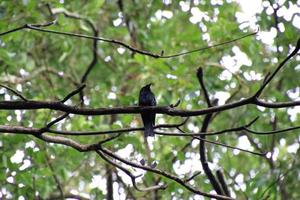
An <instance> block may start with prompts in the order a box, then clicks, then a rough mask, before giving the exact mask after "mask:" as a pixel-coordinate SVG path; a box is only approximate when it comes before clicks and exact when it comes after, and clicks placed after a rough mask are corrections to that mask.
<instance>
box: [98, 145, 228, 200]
mask: <svg viewBox="0 0 300 200" xmlns="http://www.w3.org/2000/svg"><path fill="white" fill-rule="evenodd" d="M100 151H102V152H103V153H105V154H106V155H109V156H110V157H112V158H114V159H116V160H119V161H120V162H123V163H125V164H127V165H130V166H132V167H135V168H139V169H143V170H146V171H150V172H153V173H156V174H159V175H162V176H164V177H166V178H169V179H172V180H173V181H176V182H177V183H179V184H180V185H182V186H184V187H185V188H186V189H188V190H190V191H191V192H193V193H196V194H199V195H202V196H206V197H210V198H216V199H226V200H229V199H230V200H231V199H232V198H230V197H226V196H222V195H215V194H210V193H205V192H202V191H200V190H197V189H195V188H192V187H191V186H189V185H187V184H186V183H185V182H184V181H183V180H181V179H180V178H178V177H176V176H174V175H172V174H169V173H167V172H165V171H161V170H158V169H156V168H151V167H148V166H145V165H140V164H137V163H134V162H131V161H128V160H125V159H123V158H121V157H120V156H118V155H116V154H114V153H112V152H111V151H109V150H108V149H105V148H102V147H101V149H100Z"/></svg>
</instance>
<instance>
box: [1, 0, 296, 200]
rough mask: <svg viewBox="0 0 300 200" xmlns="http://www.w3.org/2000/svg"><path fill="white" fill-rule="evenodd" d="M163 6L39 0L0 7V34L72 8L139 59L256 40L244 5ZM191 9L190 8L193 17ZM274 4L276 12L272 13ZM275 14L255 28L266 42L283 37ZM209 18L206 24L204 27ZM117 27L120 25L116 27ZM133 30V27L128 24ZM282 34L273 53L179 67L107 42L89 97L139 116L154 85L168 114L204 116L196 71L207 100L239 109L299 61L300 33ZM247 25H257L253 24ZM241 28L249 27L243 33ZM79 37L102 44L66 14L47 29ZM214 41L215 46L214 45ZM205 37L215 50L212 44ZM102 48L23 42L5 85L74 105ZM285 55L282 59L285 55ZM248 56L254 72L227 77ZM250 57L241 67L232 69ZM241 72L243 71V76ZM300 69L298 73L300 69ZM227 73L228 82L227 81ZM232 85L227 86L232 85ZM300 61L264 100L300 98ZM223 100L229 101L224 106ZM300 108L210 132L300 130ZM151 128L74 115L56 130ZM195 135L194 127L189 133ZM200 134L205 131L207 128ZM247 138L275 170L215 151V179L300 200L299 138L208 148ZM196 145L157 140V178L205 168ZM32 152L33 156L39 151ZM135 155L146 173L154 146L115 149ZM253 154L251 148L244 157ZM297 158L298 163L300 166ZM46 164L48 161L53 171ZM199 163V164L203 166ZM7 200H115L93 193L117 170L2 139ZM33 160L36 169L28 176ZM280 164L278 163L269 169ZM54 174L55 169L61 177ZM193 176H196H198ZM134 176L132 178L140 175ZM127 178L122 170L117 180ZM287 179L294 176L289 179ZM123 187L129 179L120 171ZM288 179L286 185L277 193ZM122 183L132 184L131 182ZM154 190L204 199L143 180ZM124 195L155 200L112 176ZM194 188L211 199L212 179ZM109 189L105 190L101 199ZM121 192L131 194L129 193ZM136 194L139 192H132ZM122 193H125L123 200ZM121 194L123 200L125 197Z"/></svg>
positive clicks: (241, 194) (257, 49) (204, 59)
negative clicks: (240, 17)
mask: <svg viewBox="0 0 300 200" xmlns="http://www.w3.org/2000/svg"><path fill="white" fill-rule="evenodd" d="M166 2H169V1H165V3H163V2H161V1H146V0H141V1H136V0H123V12H121V10H120V7H119V6H118V1H116V0H112V1H104V0H89V1H86V0H84V1H69V0H65V1H58V0H55V1H54V0H51V1H45V0H40V1H34V0H22V1H17V0H10V1H8V0H4V1H1V2H0V32H5V31H8V30H10V29H13V28H16V27H18V26H21V25H24V24H26V23H33V24H39V23H44V22H47V21H50V20H51V16H50V13H49V11H48V9H47V6H46V3H48V4H50V5H51V8H52V9H57V8H64V9H65V10H67V11H69V12H71V13H76V14H77V15H79V16H81V17H83V18H87V19H90V20H92V21H93V23H94V24H95V26H96V28H97V29H98V30H99V36H101V37H105V38H111V39H117V40H121V41H123V42H125V43H127V44H130V45H133V46H135V47H137V48H139V49H144V50H147V51H151V52H153V53H159V52H161V51H162V50H163V51H164V54H165V55H170V54H175V53H180V52H184V51H187V50H192V49H197V48H200V47H205V46H207V45H211V44H217V43H220V42H224V41H227V40H231V39H234V38H237V37H240V36H242V35H243V34H245V32H254V31H255V30H254V29H253V28H252V29H251V28H249V26H242V24H241V23H238V22H237V15H236V13H237V12H240V11H241V8H240V7H239V5H238V4H237V3H236V2H231V1H220V2H222V4H221V5H219V4H214V5H212V2H214V1H211V2H210V1H206V0H205V1H200V3H197V2H198V1H186V2H185V1H173V2H172V3H170V4H168V3H166ZM292 2H293V1H286V2H284V3H283V4H282V5H280V6H285V7H287V8H289V6H291V4H293V5H295V6H298V8H299V6H300V5H299V1H298V5H297V4H296V3H295V2H293V3H292ZM183 5H187V6H188V9H187V10H186V11H183V10H184V9H183ZM265 5H267V3H265ZM268 8H269V9H271V7H270V6H265V7H263V10H262V12H261V13H256V14H255V15H254V16H253V17H255V19H256V20H257V22H256V24H257V25H258V26H259V27H260V31H262V32H264V31H270V30H271V29H274V28H276V24H275V21H274V15H273V14H267V9H268ZM197 9H199V11H200V12H201V13H202V15H203V16H204V15H205V16H207V19H206V17H203V18H202V19H200V20H199V21H198V22H197V23H191V21H192V20H191V17H193V15H195V14H193V13H195V12H197ZM198 17H199V16H198ZM118 20H119V21H120V20H121V21H120V22H122V23H121V24H120V23H118ZM126 20H127V21H128V24H127V25H126V23H125V22H126ZM279 22H280V23H282V24H283V26H284V28H285V30H284V32H277V35H276V37H275V38H274V43H273V44H272V45H266V44H265V43H264V41H261V40H260V39H259V38H260V36H259V34H258V36H253V37H249V38H246V39H243V40H240V41H237V42H235V43H232V44H229V45H225V46H221V47H217V48H213V49H208V50H206V51H202V52H198V53H193V54H189V55H186V56H181V57H175V58H171V59H155V58H151V57H147V56H144V55H140V54H135V53H133V52H130V51H129V50H128V49H125V51H124V52H123V48H122V47H119V46H118V45H114V44H110V43H103V42H99V43H98V49H97V53H98V62H97V64H96V65H95V66H94V68H93V69H92V72H91V73H90V74H89V76H88V78H87V81H86V84H87V87H86V88H85V90H84V95H85V103H86V105H85V106H87V107H91V108H98V107H110V106H131V105H136V104H137V99H138V98H137V97H138V92H139V90H140V88H141V87H142V86H143V85H145V84H147V83H150V82H152V83H155V84H154V87H153V91H154V93H155V94H156V97H157V100H158V104H159V105H169V104H171V103H175V102H176V101H177V100H178V99H181V104H180V105H179V107H180V108H182V109H200V108H205V107H206V104H205V102H204V98H203V94H202V92H200V93H199V84H198V81H197V79H196V70H197V68H198V67H202V68H203V70H204V79H205V84H206V87H207V90H208V91H209V95H210V97H211V98H217V96H216V94H218V92H226V93H228V94H231V95H232V94H235V95H234V96H233V97H232V98H231V99H230V101H231V102H232V101H236V100H240V99H241V98H243V97H248V96H250V95H251V94H253V93H254V92H255V91H256V90H257V88H258V87H259V85H260V84H261V82H262V79H263V77H264V75H265V74H266V73H267V72H272V71H273V70H274V69H275V67H276V66H277V64H278V62H280V61H281V60H282V59H283V58H285V57H286V55H287V54H288V52H289V51H291V50H292V49H293V48H292V47H293V46H294V43H295V41H296V39H297V37H299V27H298V28H296V27H295V26H294V25H293V24H292V21H288V20H285V19H284V18H283V17H279ZM244 23H247V22H244ZM241 27H243V28H241ZM47 29H51V30H59V31H65V32H72V33H81V34H86V35H92V34H93V32H92V31H91V30H90V27H89V26H88V25H87V24H86V23H85V22H84V21H82V20H76V19H71V18H68V17H65V16H64V15H62V14H60V15H58V21H57V23H56V24H55V25H53V26H50V27H47ZM207 37H209V39H207ZM205 38H206V39H205ZM92 42H93V41H92V40H87V39H79V38H75V37H68V36H62V35H54V34H49V33H42V32H37V31H32V30H22V31H18V32H14V33H11V34H8V35H5V36H2V37H1V38H0V45H1V48H0V75H1V78H0V83H1V84H5V85H7V86H10V87H12V88H16V89H18V90H19V91H20V92H22V94H23V95H24V96H26V97H27V98H28V99H32V100H49V101H50V100H58V99H62V98H64V97H65V96H66V95H67V94H68V93H69V92H70V91H72V90H74V89H75V88H76V83H80V79H81V77H82V75H83V74H84V72H85V70H86V69H87V67H88V65H89V63H90V62H91V60H92V55H93V54H92ZM276 47H278V48H279V49H280V51H278V52H277V51H276ZM234 48H235V49H236V48H238V49H239V50H240V51H241V52H244V53H245V55H246V57H248V59H250V60H251V64H250V66H246V65H245V64H241V65H240V66H239V68H238V69H237V70H236V71H234V74H233V75H232V77H230V76H229V78H222V77H223V75H224V73H225V71H226V70H225V68H226V63H225V64H224V62H223V61H224V57H226V56H227V57H229V58H230V59H231V60H234V56H235V53H234V51H233V49H234ZM239 59H241V57H236V60H234V62H237V63H238V61H239ZM237 63H236V64H235V65H234V66H237ZM296 66H298V69H297V68H296ZM227 73H228V71H227ZM253 73H256V74H259V75H260V78H258V80H257V79H254V80H251V79H249V78H247V77H249V76H247V74H250V75H251V74H252V77H253ZM222 74H223V75H222ZM298 74H299V56H298V57H297V58H296V59H295V58H294V59H292V60H291V61H290V62H288V64H287V65H286V66H285V67H284V69H283V70H282V71H281V72H280V73H279V74H278V76H277V77H275V79H274V80H273V81H272V82H271V84H270V85H269V86H268V87H267V88H266V90H265V92H264V93H263V95H262V98H263V99H265V100H272V101H289V100H294V99H291V98H290V97H289V95H288V93H287V91H293V92H295V93H296V94H297V95H298V96H297V98H299V85H300V79H299V78H298ZM220 98H221V99H219V102H220V101H224V99H222V98H224V96H221V97H220ZM0 99H1V100H15V99H17V97H16V96H14V95H13V94H11V93H10V92H9V91H7V90H4V89H0ZM70 103H72V105H79V104H80V100H79V98H78V96H75V97H73V98H72V100H71V102H70ZM290 112H291V109H288V108H287V109H277V110H276V109H261V108H258V107H257V106H254V105H248V106H244V107H240V108H237V109H233V110H229V111H225V112H222V113H220V114H218V115H217V116H216V117H215V118H214V120H213V121H212V122H211V124H210V126H209V130H211V131H214V130H215V131H217V130H223V129H227V128H231V127H236V126H240V125H244V124H246V123H248V122H249V121H251V120H252V119H254V118H255V117H256V116H260V118H259V120H258V122H257V123H255V124H254V125H253V126H252V127H251V128H252V129H255V130H259V131H264V130H265V131H267V130H272V125H273V128H276V129H282V128H286V127H291V126H296V125H297V124H298V125H299V120H300V119H299V117H297V114H296V115H295V117H292V115H291V114H290ZM59 114H60V113H59V112H50V111H49V110H35V111H21V112H17V111H1V112H0V124H1V125H20V126H26V127H28V126H33V127H43V126H44V125H45V123H47V122H49V121H50V120H51V118H53V117H55V116H59ZM202 120H203V117H201V116H199V117H193V118H191V119H190V120H189V121H188V123H187V124H186V125H185V127H184V129H185V130H187V131H188V132H193V131H197V130H199V129H200V128H201V123H202ZM158 121H160V122H165V123H178V122H180V121H181V119H180V118H178V117H169V116H162V115H159V116H158V117H157V123H158ZM134 124H135V125H137V126H141V121H140V118H139V116H138V115H116V116H95V117H85V116H76V115H72V116H71V118H70V119H67V120H65V121H64V122H62V123H60V124H59V125H57V126H56V128H57V129H64V130H78V131H80V130H82V131H83V130H86V131H91V130H109V129H119V128H125V127H130V126H131V125H134ZM191 127H194V128H191ZM197 128H198V129H197ZM106 137H107V136H89V137H77V138H76V140H78V141H80V142H82V143H92V142H94V141H98V140H101V139H104V138H106ZM241 138H244V139H245V138H246V140H247V141H250V143H251V142H253V143H255V144H256V145H257V147H256V146H255V145H253V144H252V150H254V151H259V150H258V149H261V150H263V151H266V152H270V153H269V154H268V156H270V155H272V159H266V158H263V157H258V156H253V155H251V154H247V153H244V152H239V153H233V151H232V150H231V149H225V148H224V147H219V146H215V145H211V144H208V145H207V152H208V159H209V160H208V161H209V162H210V163H213V164H212V166H215V167H213V171H214V172H215V169H218V168H221V169H222V170H223V171H224V175H225V178H226V181H227V183H228V186H229V188H230V191H231V193H232V194H233V196H235V197H236V199H247V198H249V199H263V198H266V197H268V199H299V198H300V193H299V186H298V183H299V174H300V171H299V169H300V160H299V151H294V152H291V150H290V149H291V146H293V147H294V149H295V147H296V150H297V149H299V134H298V131H293V132H289V133H282V134H278V135H274V136H272V135H268V136H256V135H245V133H243V132H238V133H236V134H235V133H228V134H224V135H221V136H213V137H209V139H211V140H218V141H219V142H223V143H226V144H228V145H232V146H237V145H239V143H240V141H241ZM189 141H190V138H187V137H176V138H175V137H166V136H156V138H155V141H154V143H153V145H154V146H153V150H152V152H153V153H152V154H153V155H151V156H152V160H156V161H157V162H158V166H157V167H158V168H159V169H161V170H164V171H167V172H170V173H174V174H175V173H176V172H178V170H175V168H176V167H178V165H183V164H184V163H187V162H189V161H194V160H197V159H198V160H199V153H198V151H199V150H198V149H199V146H198V143H197V142H195V141H194V142H193V144H192V145H191V146H190V147H188V148H186V149H185V151H181V149H182V147H183V146H184V145H186V144H187V143H188V142H189ZM32 142H33V145H29V144H30V143H32ZM129 144H131V145H132V147H133V152H131V153H130V156H129V158H128V159H130V160H133V161H135V162H138V156H141V155H142V156H143V157H145V158H146V159H149V155H148V156H147V154H146V151H145V144H144V140H143V137H142V133H141V132H134V133H129V134H125V135H123V136H122V137H120V138H118V139H117V140H115V141H113V142H111V143H109V144H107V145H106V146H107V147H108V148H110V149H111V150H113V151H118V150H120V149H123V148H125V147H126V146H127V147H128V145H129ZM240 147H241V148H243V146H240ZM17 150H19V151H23V152H24V157H23V158H22V161H21V162H20V163H14V162H12V159H11V158H12V156H13V155H15V153H16V151H17ZM297 155H298V157H297ZM47 158H49V160H48V161H47ZM195 158H197V159H195ZM0 160H1V162H0V195H1V196H0V199H2V198H3V199H18V197H20V196H23V197H24V198H25V199H34V198H35V196H40V197H41V198H43V199H44V198H45V199H46V198H51V197H53V196H55V195H56V196H57V195H59V191H58V186H57V182H56V181H55V177H57V178H58V180H59V182H60V184H61V186H62V188H63V191H64V192H65V193H66V194H69V193H71V192H74V191H77V192H78V193H79V194H83V193H84V194H85V195H87V196H88V198H92V199H103V198H105V194H106V192H105V184H102V185H101V184H100V185H99V184H98V185H97V186H98V187H99V188H98V187H92V186H91V182H92V180H93V177H94V176H99V175H100V176H101V177H102V178H103V179H104V180H105V176H106V171H107V168H106V167H105V162H104V161H103V160H101V159H100V158H99V157H97V156H96V155H95V153H79V152H77V151H76V150H74V149H70V148H69V147H66V146H62V145H53V144H45V143H44V142H41V141H39V140H38V139H36V138H34V137H32V136H29V135H11V134H3V133H1V134H0ZM25 160H28V161H29V162H30V165H29V166H28V167H26V168H25V169H22V168H21V166H22V165H24V163H25ZM270 160H271V161H270ZM49 162H50V165H52V166H53V170H51V168H50V166H49ZM193 165H194V167H193V169H195V168H196V169H201V166H200V162H199V161H198V162H195V163H194V164H192V166H193ZM184 166H185V171H187V172H188V173H186V174H181V175H180V177H182V178H187V177H189V176H191V175H192V174H193V173H194V171H193V170H192V167H191V166H190V165H188V164H185V165H184ZM189 167H190V168H191V169H189ZM131 170H132V169H131ZM114 172H117V171H114ZM287 172H288V173H287ZM117 173H118V176H121V175H120V172H119V171H118V172H117ZM279 176H282V177H283V178H282V179H281V180H282V181H281V182H280V183H276V184H273V183H274V181H276V180H277V179H278V177H279ZM122 177H123V176H122ZM142 180H143V182H141V183H140V184H142V183H144V184H145V185H147V186H149V185H153V184H154V182H155V181H157V180H160V181H162V182H164V183H167V185H168V187H167V189H166V191H157V193H156V195H157V196H156V197H157V198H160V199H198V195H194V194H192V193H191V192H189V191H187V190H185V189H184V188H181V186H179V185H178V184H176V183H175V182H173V181H170V180H167V179H166V178H161V179H159V178H158V176H156V175H154V174H151V173H146V175H145V176H144V177H143V178H142ZM114 181H115V182H116V183H117V184H114V187H115V190H116V191H117V190H118V189H119V192H120V193H122V194H123V196H122V195H121V197H120V199H124V194H125V195H127V197H128V198H130V195H129V194H131V195H133V196H135V197H136V199H149V198H150V193H151V192H149V193H141V192H138V191H136V190H134V189H133V188H130V189H127V185H126V184H125V185H124V184H122V183H121V182H120V180H119V179H118V178H117V176H116V175H115V176H114ZM191 184H192V185H193V186H194V187H196V188H197V189H200V190H201V191H206V192H209V191H211V190H212V187H211V185H210V184H209V182H208V180H207V178H206V176H205V174H203V173H202V174H201V175H198V176H197V177H196V178H195V179H194V180H193V181H192V182H191ZM100 188H104V189H102V190H101V189H100ZM121 188H125V189H124V190H121ZM129 191H130V192H129ZM116 193H117V192H116ZM115 195H117V194H115ZM128 195H129V196H128Z"/></svg>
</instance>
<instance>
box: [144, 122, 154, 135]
mask: <svg viewBox="0 0 300 200" xmlns="http://www.w3.org/2000/svg"><path fill="white" fill-rule="evenodd" d="M144 126H145V131H144V134H145V137H148V136H150V137H154V130H153V125H152V124H151V123H147V124H145V125H144Z"/></svg>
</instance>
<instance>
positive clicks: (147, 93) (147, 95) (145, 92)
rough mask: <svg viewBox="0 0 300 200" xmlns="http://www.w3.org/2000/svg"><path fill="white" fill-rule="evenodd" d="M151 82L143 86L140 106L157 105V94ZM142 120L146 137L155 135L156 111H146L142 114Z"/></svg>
mask: <svg viewBox="0 0 300 200" xmlns="http://www.w3.org/2000/svg"><path fill="white" fill-rule="evenodd" d="M150 86H151V83H150V84H148V85H146V86H144V87H142V89H141V90H140V96H139V105H140V106H156V100H155V96H154V94H153V93H152V91H151V89H150ZM141 115H142V120H143V123H144V128H145V132H144V135H145V137H148V136H154V132H153V127H154V125H155V112H152V111H146V112H143V113H142V114H141Z"/></svg>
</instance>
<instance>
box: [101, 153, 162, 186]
mask: <svg viewBox="0 0 300 200" xmlns="http://www.w3.org/2000/svg"><path fill="white" fill-rule="evenodd" d="M96 153H97V154H98V155H99V156H100V157H101V158H102V159H103V160H105V161H106V162H108V163H109V164H111V165H113V166H115V167H116V168H118V169H120V170H121V171H123V172H124V173H125V174H126V175H128V176H129V177H130V179H131V182H132V184H133V187H134V188H135V189H136V190H138V191H140V192H146V191H151V190H165V189H166V188H167V187H166V186H165V185H155V186H151V187H147V188H139V187H138V186H137V184H136V181H135V180H136V178H138V177H139V176H134V175H133V174H132V173H131V172H130V171H129V170H127V169H126V168H125V167H123V166H121V165H119V164H118V163H116V162H114V161H112V160H110V159H108V158H107V157H106V156H105V155H104V153H105V152H102V151H101V150H96Z"/></svg>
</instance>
